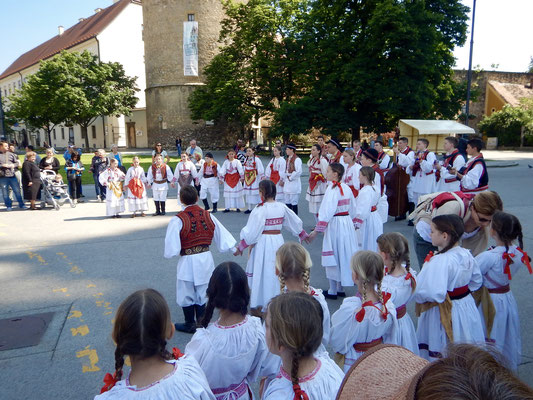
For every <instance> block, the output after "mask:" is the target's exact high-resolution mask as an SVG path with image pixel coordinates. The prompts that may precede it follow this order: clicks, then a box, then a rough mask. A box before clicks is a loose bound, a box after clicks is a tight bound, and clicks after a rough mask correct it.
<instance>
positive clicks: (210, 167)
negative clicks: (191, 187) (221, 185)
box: [196, 153, 220, 214]
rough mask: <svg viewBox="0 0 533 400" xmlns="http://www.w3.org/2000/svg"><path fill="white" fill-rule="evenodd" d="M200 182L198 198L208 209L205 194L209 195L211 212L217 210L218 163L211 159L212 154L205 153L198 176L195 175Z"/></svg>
mask: <svg viewBox="0 0 533 400" xmlns="http://www.w3.org/2000/svg"><path fill="white" fill-rule="evenodd" d="M196 179H197V180H199V184H200V199H201V200H202V202H203V203H204V207H205V209H206V210H209V202H208V201H207V194H208V193H209V195H210V196H211V202H212V203H213V211H211V212H212V213H213V214H214V213H216V212H217V211H218V209H217V204H218V199H219V196H220V194H219V191H218V164H217V163H216V162H215V160H214V159H213V154H211V153H205V163H203V164H202V166H201V168H200V171H199V172H198V176H197V177H196Z"/></svg>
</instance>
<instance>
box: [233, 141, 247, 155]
mask: <svg viewBox="0 0 533 400" xmlns="http://www.w3.org/2000/svg"><path fill="white" fill-rule="evenodd" d="M242 146H244V143H243V141H242V139H237V143H236V144H235V146H233V150H235V153H237V152H238V151H239V149H240V148H241V147H242Z"/></svg>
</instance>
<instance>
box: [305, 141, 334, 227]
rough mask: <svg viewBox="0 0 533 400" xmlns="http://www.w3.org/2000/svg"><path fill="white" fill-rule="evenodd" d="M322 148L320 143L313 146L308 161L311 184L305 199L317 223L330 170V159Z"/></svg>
mask: <svg viewBox="0 0 533 400" xmlns="http://www.w3.org/2000/svg"><path fill="white" fill-rule="evenodd" d="M321 153H322V149H321V148H320V146H319V145H318V144H314V145H313V147H312V148H311V158H310V159H309V161H308V162H307V166H308V167H309V186H308V188H307V193H306V194H305V199H306V200H307V201H308V202H309V212H310V213H311V214H313V215H314V216H315V223H317V222H318V210H319V209H320V204H321V203H322V199H323V198H324V193H326V186H327V181H326V173H327V170H328V165H329V163H328V160H326V159H325V158H324V157H322V156H321V155H320V154H321Z"/></svg>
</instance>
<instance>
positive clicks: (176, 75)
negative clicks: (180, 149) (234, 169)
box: [142, 0, 224, 148]
mask: <svg viewBox="0 0 533 400" xmlns="http://www.w3.org/2000/svg"><path fill="white" fill-rule="evenodd" d="M142 6H143V22H144V24H143V27H144V29H143V39H144V55H145V66H146V126H147V128H148V144H149V146H152V145H153V144H154V143H155V142H163V143H165V144H167V148H168V145H172V147H173V145H174V142H175V139H176V138H177V137H178V136H179V137H181V139H182V140H183V145H184V146H185V145H187V146H188V140H190V139H192V138H195V139H197V140H198V144H199V145H200V147H204V146H205V147H210V146H213V145H216V144H218V143H217V142H218V141H219V139H222V138H221V136H220V134H221V132H219V131H218V127H216V126H209V124H206V122H205V121H199V122H198V121H192V120H191V118H190V111H189V106H188V97H189V95H190V94H191V93H192V91H193V90H195V88H196V87H198V86H199V85H201V84H202V83H203V82H204V80H205V77H204V75H203V69H204V68H205V67H206V66H207V64H209V62H210V61H211V60H212V58H213V56H214V55H215V54H216V53H217V52H218V46H219V44H218V38H219V34H220V29H221V21H222V19H223V18H224V10H223V7H222V4H221V0H143V1H142ZM221 144H222V143H221ZM185 147H186V146H185Z"/></svg>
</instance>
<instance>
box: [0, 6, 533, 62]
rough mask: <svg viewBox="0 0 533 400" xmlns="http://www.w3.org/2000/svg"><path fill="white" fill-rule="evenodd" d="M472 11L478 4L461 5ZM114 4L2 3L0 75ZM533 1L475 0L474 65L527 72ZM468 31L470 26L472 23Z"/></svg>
mask: <svg viewBox="0 0 533 400" xmlns="http://www.w3.org/2000/svg"><path fill="white" fill-rule="evenodd" d="M461 1H462V2H463V3H464V4H465V5H467V6H469V7H470V8H472V5H473V1H474V0H461ZM111 4H113V1H112V0H0V16H1V17H2V18H1V21H2V22H1V23H0V72H3V71H4V70H5V69H6V68H7V67H8V66H9V65H10V64H11V63H12V62H13V61H15V60H16V59H17V58H18V57H19V56H20V55H22V54H23V53H25V52H26V51H28V50H31V49H32V48H34V47H36V46H38V45H39V44H41V43H43V42H45V41H46V40H48V39H50V38H52V37H53V36H55V35H57V27H58V26H59V25H63V26H64V27H65V29H68V28H69V27H71V26H72V25H74V24H76V23H77V22H78V19H79V18H81V17H88V16H90V15H92V14H94V9H95V8H99V7H100V8H105V7H108V6H110V5H111ZM532 17H533V0H477V4H476V20H475V29H474V51H473V60H472V66H473V67H475V66H480V67H481V68H482V69H484V70H498V71H507V72H525V71H526V70H527V68H528V65H529V62H530V59H531V57H533V30H532V29H531V19H532ZM469 26H470V21H469ZM470 31H471V28H470V27H469V34H468V39H467V42H466V44H465V46H464V47H462V48H457V49H456V50H455V52H454V55H455V57H456V58H457V62H456V68H459V69H467V68H468V55H469V50H470Z"/></svg>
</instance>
